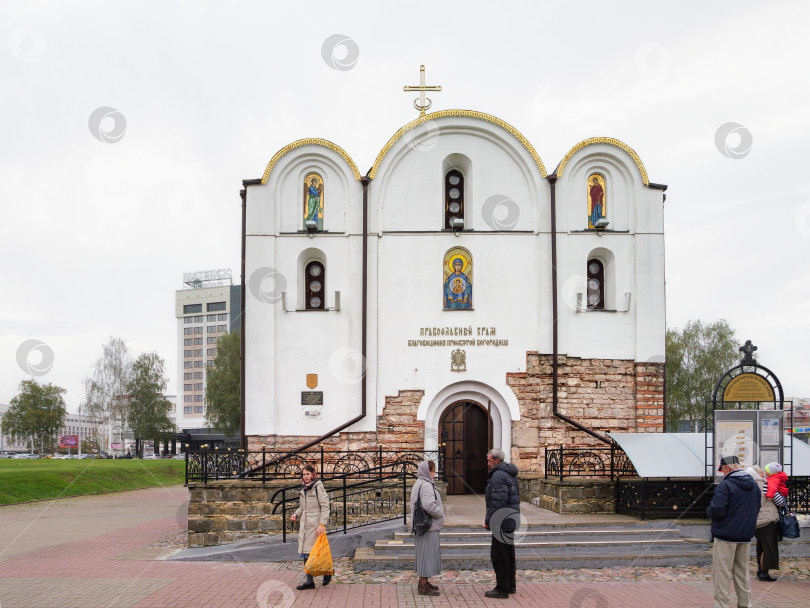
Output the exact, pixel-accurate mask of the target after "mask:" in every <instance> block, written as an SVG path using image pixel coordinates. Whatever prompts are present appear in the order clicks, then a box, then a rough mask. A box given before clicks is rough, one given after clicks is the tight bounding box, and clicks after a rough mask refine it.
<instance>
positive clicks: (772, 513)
mask: <svg viewBox="0 0 810 608" xmlns="http://www.w3.org/2000/svg"><path fill="white" fill-rule="evenodd" d="M754 481H756V482H757V485H758V486H759V489H760V491H761V492H762V506H761V507H760V509H759V514H758V515H757V528H761V527H762V526H767V525H768V524H770V523H772V522H775V521H779V511H778V510H777V508H776V505H775V504H773V501H772V500H766V499H765V489H766V488H765V480H764V479H762V478H761V477H759V478H757V477H754Z"/></svg>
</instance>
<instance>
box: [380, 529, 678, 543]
mask: <svg viewBox="0 0 810 608" xmlns="http://www.w3.org/2000/svg"><path fill="white" fill-rule="evenodd" d="M593 535H598V536H599V538H600V539H602V540H604V541H614V540H615V541H625V540H627V539H634V540H657V539H680V538H681V536H680V534H679V532H678V530H674V529H672V528H649V529H640V530H610V529H599V530H565V529H563V530H541V531H528V532H524V533H518V534H517V537H518V539H519V540H521V541H523V542H524V543H525V542H531V541H552V542H553V541H557V542H569V541H578V540H585V539H590V538H591V537H592V536H593ZM491 537H492V533H491V532H489V531H481V532H441V533H440V538H441V541H442V543H457V542H476V541H479V540H480V541H483V540H485V541H486V542H489V539H490V538H491ZM394 540H401V541H405V542H408V541H409V540H411V541H412V540H413V535H412V534H409V533H407V532H397V533H396V534H395V535H394Z"/></svg>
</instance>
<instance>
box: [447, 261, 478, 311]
mask: <svg viewBox="0 0 810 608" xmlns="http://www.w3.org/2000/svg"><path fill="white" fill-rule="evenodd" d="M463 268H464V261H463V260H462V258H461V257H456V258H454V259H453V272H452V273H450V274H449V275H448V276H447V279H446V280H445V282H444V309H445V310H463V309H470V308H472V284H471V283H470V278H469V277H468V276H467V275H466V274H464V273H463V272H462V269H463Z"/></svg>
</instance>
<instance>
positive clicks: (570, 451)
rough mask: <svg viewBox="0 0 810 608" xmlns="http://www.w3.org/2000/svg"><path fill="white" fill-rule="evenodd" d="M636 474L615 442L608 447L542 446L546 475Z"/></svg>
mask: <svg viewBox="0 0 810 608" xmlns="http://www.w3.org/2000/svg"><path fill="white" fill-rule="evenodd" d="M637 475H638V474H637V473H636V469H635V467H634V466H633V463H632V462H630V459H629V458H628V457H627V454H625V453H624V450H622V449H621V447H619V446H618V445H616V443H615V442H614V443H612V444H611V445H610V446H587V447H568V448H566V447H565V446H564V445H560V447H558V448H549V447H548V446H546V448H545V477H546V479H548V478H549V477H551V478H554V477H558V478H559V479H560V481H562V480H563V479H564V478H566V477H609V478H610V480H611V481H613V479H615V478H618V477H635V476H637Z"/></svg>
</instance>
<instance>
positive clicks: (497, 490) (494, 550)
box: [484, 448, 520, 599]
mask: <svg viewBox="0 0 810 608" xmlns="http://www.w3.org/2000/svg"><path fill="white" fill-rule="evenodd" d="M504 458H506V454H504V452H503V450H499V449H497V448H496V449H493V450H490V451H489V452H487V467H489V473H488V474H487V492H486V498H487V514H486V517H485V518H484V528H486V529H487V530H492V547H491V549H490V558H491V559H492V568H493V569H494V570H495V588H494V589H491V590H489V591H486V592H485V593H484V595H485V596H487V597H494V598H498V599H507V598H508V597H509V594H510V593H515V592H516V591H517V587H516V585H517V580H516V577H515V534H514V533H515V529H516V528H517V522H518V520H519V519H520V491H519V489H518V482H517V474H518V469H517V467H516V466H515V465H513V464H511V463H508V462H504Z"/></svg>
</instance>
